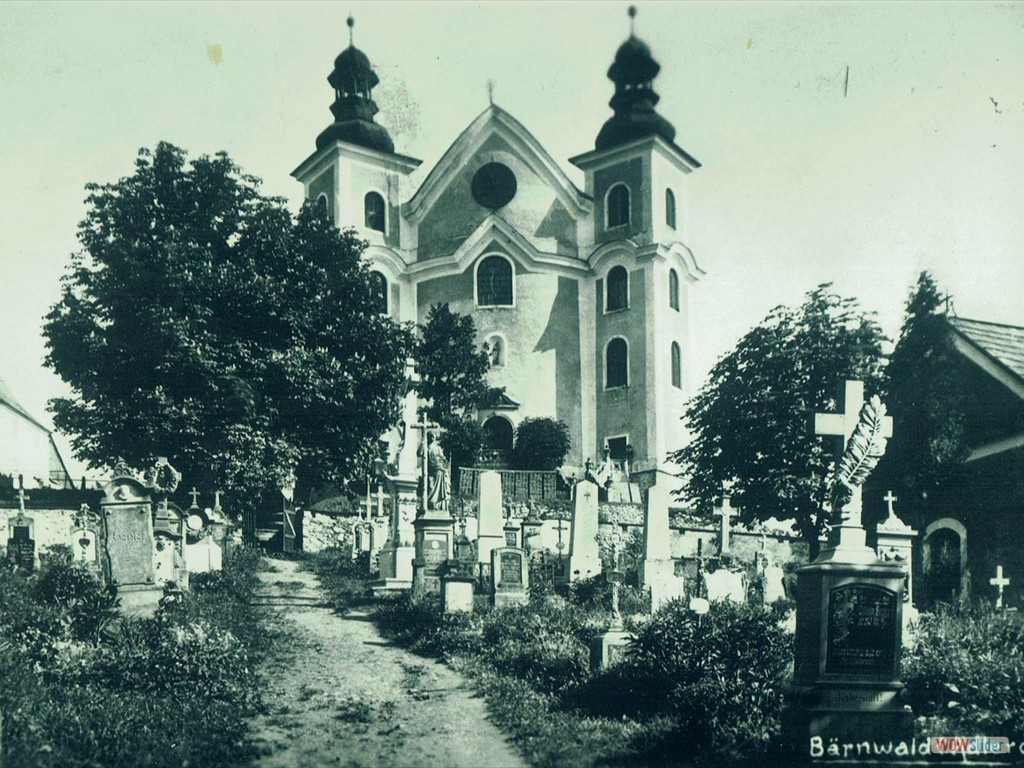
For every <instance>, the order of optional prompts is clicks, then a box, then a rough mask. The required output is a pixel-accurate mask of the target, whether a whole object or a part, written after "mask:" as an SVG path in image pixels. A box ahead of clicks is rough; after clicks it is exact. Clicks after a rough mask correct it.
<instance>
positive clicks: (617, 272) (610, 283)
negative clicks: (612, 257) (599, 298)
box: [604, 267, 629, 312]
mask: <svg viewBox="0 0 1024 768" xmlns="http://www.w3.org/2000/svg"><path fill="white" fill-rule="evenodd" d="M628 307H629V273H628V272H627V271H626V268H625V267H612V268H611V269H610V270H608V276H607V277H606V278H605V281H604V311H605V312H614V311H615V310H617V309H627V308H628Z"/></svg>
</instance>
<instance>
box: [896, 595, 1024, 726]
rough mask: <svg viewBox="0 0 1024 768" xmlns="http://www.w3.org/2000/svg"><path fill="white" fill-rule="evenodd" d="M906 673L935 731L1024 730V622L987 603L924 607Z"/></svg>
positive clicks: (914, 701)
mask: <svg viewBox="0 0 1024 768" xmlns="http://www.w3.org/2000/svg"><path fill="white" fill-rule="evenodd" d="M903 675H904V679H905V681H906V684H907V692H908V693H909V694H910V698H911V704H912V706H913V709H914V712H915V713H917V714H918V715H919V716H923V717H926V718H930V719H933V721H934V723H933V724H934V728H929V730H930V731H931V732H933V733H939V732H945V733H990V734H1004V733H1006V734H1009V733H1020V732H1022V730H1024V622H1022V619H1021V618H1020V616H1019V615H1018V614H1012V613H1007V612H1005V611H996V610H995V609H994V608H992V607H991V606H988V605H976V606H973V607H969V608H961V607H958V606H945V605H944V606H940V607H939V608H938V610H937V611H935V612H934V613H925V614H922V615H921V617H920V620H919V622H918V624H917V629H916V631H915V632H914V634H913V639H912V641H911V647H910V648H909V650H908V652H907V653H906V654H905V657H904V663H903Z"/></svg>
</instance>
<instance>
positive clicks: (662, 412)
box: [570, 7, 703, 471]
mask: <svg viewBox="0 0 1024 768" xmlns="http://www.w3.org/2000/svg"><path fill="white" fill-rule="evenodd" d="M629 15H630V19H631V21H630V24H631V31H630V35H629V38H628V39H627V40H626V41H625V42H624V43H623V44H622V45H621V46H620V47H619V49H618V50H617V51H616V53H615V59H614V61H613V62H612V65H611V67H610V68H609V69H608V79H610V80H611V81H612V82H613V83H614V85H615V91H614V94H613V95H612V99H611V101H610V102H609V105H610V106H611V108H612V111H613V114H612V116H611V117H610V118H609V119H608V120H607V122H605V124H604V126H603V127H602V128H601V130H600V132H599V133H598V135H597V139H596V141H595V142H594V150H593V151H591V152H587V153H585V154H583V155H579V156H577V157H574V158H572V159H571V160H570V162H572V163H573V164H574V165H576V166H577V167H578V168H580V169H581V170H582V171H583V173H584V176H585V180H586V184H585V188H586V192H587V194H588V195H590V196H591V197H592V198H593V200H594V207H593V232H594V248H593V250H592V252H591V254H590V257H589V261H590V267H591V269H592V271H593V273H594V275H595V283H596V285H595V297H594V339H595V344H594V350H593V355H594V361H595V369H594V370H595V378H596V382H595V384H596V387H595V388H596V392H595V397H594V399H593V402H594V404H595V406H596V407H595V413H594V419H595V426H596V430H595V431H596V438H597V442H598V445H597V446H596V447H595V448H596V451H595V452H599V451H600V450H602V449H603V448H604V447H605V446H607V448H608V449H609V451H610V453H611V456H612V458H613V459H618V460H621V459H629V460H630V461H631V464H632V467H633V469H634V471H644V470H648V471H649V470H654V469H657V468H658V467H664V466H665V465H666V455H667V453H668V452H669V451H671V450H674V449H676V448H679V447H681V446H682V444H683V441H684V440H685V434H684V431H683V427H682V423H681V421H680V417H681V416H682V414H683V408H684V404H685V401H686V396H687V395H688V394H689V385H690V382H689V376H688V371H687V369H686V362H687V353H688V351H689V344H688V338H689V331H690V327H689V325H690V324H689V319H688V314H689V302H688V296H687V288H688V286H689V284H690V283H692V282H694V281H696V280H697V279H699V277H700V276H701V274H703V273H702V272H701V270H700V268H699V267H698V266H697V263H696V261H695V260H694V258H693V254H692V252H691V251H690V250H689V248H687V247H686V245H685V244H684V239H685V238H686V236H687V234H688V228H687V225H688V219H687V216H686V209H687V202H688V198H689V189H688V179H687V177H688V176H689V174H691V173H693V172H694V171H695V170H697V169H698V168H700V163H699V162H698V161H697V160H696V159H694V158H693V157H692V156H691V155H689V154H688V153H687V152H685V151H684V150H683V149H681V148H680V147H679V146H678V145H676V143H675V134H676V131H675V128H674V127H673V126H672V124H671V123H670V122H669V121H668V120H666V119H665V118H664V117H662V116H661V115H660V114H658V112H657V111H656V110H655V107H656V106H657V104H658V101H659V96H658V94H657V93H656V92H655V90H654V79H655V78H656V77H657V75H658V72H659V70H660V69H661V67H660V65H659V64H658V62H657V61H656V60H655V59H654V57H653V55H652V54H651V50H650V48H649V47H648V46H647V45H646V44H645V43H644V42H643V41H642V40H640V39H639V38H638V37H636V35H635V34H634V31H633V29H632V25H633V23H634V20H635V16H636V9H635V8H632V7H631V8H630V9H629Z"/></svg>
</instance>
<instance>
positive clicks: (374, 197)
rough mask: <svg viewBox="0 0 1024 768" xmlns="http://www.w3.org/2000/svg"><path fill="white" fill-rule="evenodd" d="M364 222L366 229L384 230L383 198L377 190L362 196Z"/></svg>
mask: <svg viewBox="0 0 1024 768" xmlns="http://www.w3.org/2000/svg"><path fill="white" fill-rule="evenodd" d="M363 213H364V224H365V226H366V228H367V229H375V230H377V231H378V232H383V231H384V198H383V197H381V195H380V193H379V192H367V193H366V197H364V198H363Z"/></svg>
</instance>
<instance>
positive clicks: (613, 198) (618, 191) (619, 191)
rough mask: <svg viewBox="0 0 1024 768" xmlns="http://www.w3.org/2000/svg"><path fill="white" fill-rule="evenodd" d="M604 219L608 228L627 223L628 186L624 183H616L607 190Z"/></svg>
mask: <svg viewBox="0 0 1024 768" xmlns="http://www.w3.org/2000/svg"><path fill="white" fill-rule="evenodd" d="M605 221H606V222H607V228H608V229H611V228H612V227H622V226H625V225H626V224H629V187H627V186H626V185H625V184H616V185H615V186H614V187H612V188H611V189H610V190H608V198H607V211H606V215H605Z"/></svg>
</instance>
